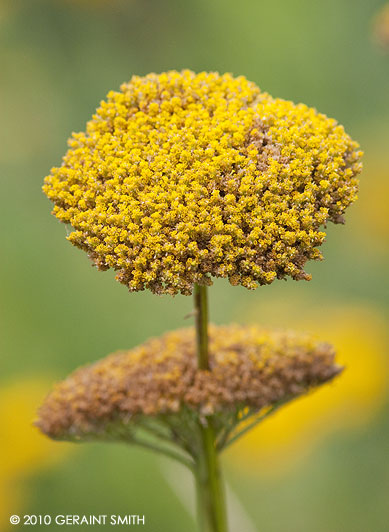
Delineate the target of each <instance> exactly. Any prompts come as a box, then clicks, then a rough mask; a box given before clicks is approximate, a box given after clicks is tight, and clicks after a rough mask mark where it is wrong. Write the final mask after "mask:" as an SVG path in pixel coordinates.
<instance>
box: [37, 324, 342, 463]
mask: <svg viewBox="0 0 389 532" xmlns="http://www.w3.org/2000/svg"><path fill="white" fill-rule="evenodd" d="M339 371H340V368H339V366H337V365H335V364H334V351H333V348H332V347H331V346H329V345H328V344H324V343H318V342H316V341H315V340H314V339H312V338H311V337H309V336H301V335H296V334H294V333H291V332H287V333H285V332H284V333H283V332H267V331H263V330H261V329H258V328H257V327H243V326H237V325H234V326H223V327H216V326H211V328H210V370H199V369H198V368H197V364H196V356H195V342H194V330H193V329H183V330H178V331H176V332H170V333H167V334H165V335H164V336H162V337H161V338H156V339H152V340H149V341H148V342H146V343H145V344H143V345H141V346H139V347H136V348H134V349H132V350H130V351H122V352H118V353H115V354H112V355H110V356H108V357H106V358H104V359H102V360H101V361H99V362H97V363H95V364H92V365H91V366H87V367H84V368H81V369H79V370H77V371H76V372H75V373H73V374H72V375H71V376H70V377H68V378H67V379H66V380H64V381H63V382H61V383H59V384H58V385H57V386H56V387H55V389H54V390H53V391H52V392H51V394H50V395H49V396H48V397H47V399H46V401H45V402H44V404H43V406H42V407H41V409H40V411H39V420H38V422H37V425H38V427H39V428H40V429H41V430H42V431H43V432H44V433H46V434H47V435H49V436H51V437H53V438H58V439H81V440H82V439H94V438H103V439H104V438H108V439H109V438H113V439H120V438H124V439H129V440H131V438H132V437H133V436H134V434H135V431H136V430H138V429H139V428H144V427H147V426H148V425H149V424H150V423H156V424H158V426H159V427H161V426H164V427H165V429H166V430H168V431H170V430H173V434H170V433H169V437H171V438H172V439H175V438H176V439H177V438H178V439H179V440H180V441H182V442H185V445H186V446H187V447H191V446H193V445H194V446H195V437H194V435H193V434H192V432H193V427H192V428H191V423H192V424H193V420H195V419H197V420H198V419H200V420H201V419H206V418H208V417H210V416H211V417H212V418H213V419H214V420H215V426H216V428H217V431H218V436H219V441H221V439H222V434H223V433H225V431H226V428H228V429H229V430H230V432H232V431H233V430H234V429H235V427H236V426H237V425H238V424H239V423H240V422H241V421H242V419H243V417H244V418H245V419H246V418H253V417H254V416H255V415H257V414H258V413H262V412H264V411H266V410H268V409H271V408H275V407H276V406H278V405H279V404H281V403H284V402H286V401H288V400H290V399H292V398H294V397H297V396H299V395H301V394H303V393H305V392H307V391H308V390H310V389H311V388H312V387H315V386H318V385H320V384H322V383H324V382H326V381H328V380H330V379H332V378H333V377H334V376H335V375H337V374H338V373H339ZM219 422H220V423H219ZM218 423H219V425H218ZM172 427H173V428H172ZM224 440H225V441H224V443H226V442H227V440H228V438H227V435H226V434H225V438H224ZM191 452H192V453H194V452H195V449H191Z"/></svg>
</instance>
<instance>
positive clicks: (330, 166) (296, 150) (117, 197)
mask: <svg viewBox="0 0 389 532" xmlns="http://www.w3.org/2000/svg"><path fill="white" fill-rule="evenodd" d="M358 148H359V146H358V144H357V143H356V142H353V141H352V140H351V138H350V137H349V136H348V135H346V133H345V132H344V129H343V127H342V126H340V125H338V124H337V122H336V121H335V120H333V119H329V118H327V117H326V116H325V115H323V114H319V113H318V112H317V111H316V110H315V109H311V108H309V107H307V106H306V105H302V104H299V105H295V104H293V103H292V102H289V101H284V100H281V99H277V98H276V99H275V98H272V97H271V96H270V95H269V94H267V93H263V92H261V91H260V90H259V88H258V87H257V86H256V85H255V84H254V83H251V82H249V81H247V80H246V79H245V78H244V77H242V76H241V77H238V78H234V77H232V76H231V75H230V74H225V75H222V76H221V75H219V74H217V73H205V72H203V73H200V74H194V73H193V72H191V71H189V70H185V71H183V72H176V71H171V72H167V73H163V74H160V75H156V74H150V75H148V76H146V77H136V76H135V77H133V78H132V80H131V81H130V82H129V83H125V84H123V85H122V86H121V90H120V92H114V91H112V92H110V93H109V94H108V97H107V101H103V102H101V106H100V107H99V108H98V109H97V111H96V114H95V115H94V116H93V118H92V120H91V121H90V122H89V123H88V124H87V128H86V132H85V133H78V134H73V137H72V138H71V139H70V141H69V150H68V152H67V154H66V155H65V157H64V159H63V163H62V166H60V167H58V168H53V169H52V170H51V174H50V175H49V176H48V177H47V178H46V180H45V185H44V191H45V193H46V194H47V196H48V197H49V198H50V199H51V200H52V201H53V202H54V204H55V207H54V211H53V213H54V214H55V216H56V217H57V218H58V219H59V220H61V221H62V222H65V223H68V224H70V225H71V226H72V227H73V229H74V230H73V232H72V233H71V234H70V236H69V237H68V238H69V240H70V241H71V242H72V243H73V244H74V245H76V246H77V247H79V248H81V249H83V250H85V251H86V252H87V253H88V254H89V256H90V258H91V259H92V261H93V262H94V263H95V264H96V265H97V267H98V268H99V269H101V270H106V269H108V268H113V269H114V270H117V271H118V273H117V279H118V280H119V281H120V282H121V283H123V284H125V285H127V286H128V288H129V289H130V290H133V291H135V290H143V289H145V288H148V289H150V290H151V291H152V292H155V293H169V294H172V295H174V294H177V293H183V294H190V293H192V290H193V286H194V283H199V284H211V283H212V281H211V278H212V276H214V277H225V278H228V280H229V281H230V283H231V284H233V285H238V284H240V285H243V286H245V287H247V288H256V287H257V286H258V284H269V283H271V282H272V281H274V280H275V279H276V278H279V279H281V278H285V277H286V276H290V277H292V278H293V279H297V280H298V279H309V278H310V276H309V275H308V274H307V273H306V272H305V271H304V264H305V262H306V261H307V260H309V259H319V258H321V254H320V252H319V251H318V249H317V246H320V244H322V242H323V240H324V237H325V233H324V232H323V231H321V230H320V228H321V226H323V225H324V224H326V222H327V221H329V220H330V221H332V222H335V223H338V222H341V221H342V220H343V218H342V215H343V213H344V211H345V209H346V207H347V206H349V205H350V203H352V202H353V201H354V200H355V198H356V192H357V179H356V175H357V174H358V173H359V172H360V170H361V164H360V162H359V160H360V157H361V152H360V151H359V149H358Z"/></svg>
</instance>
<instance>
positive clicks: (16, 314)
mask: <svg viewBox="0 0 389 532" xmlns="http://www.w3.org/2000/svg"><path fill="white" fill-rule="evenodd" d="M385 13H386V14H385ZM0 46H1V50H0V62H1V70H0V79H1V81H0V109H1V116H2V118H1V131H0V168H1V169H0V176H1V177H0V178H1V198H2V206H1V210H0V217H1V226H2V227H3V238H2V256H3V259H2V260H1V262H0V278H1V303H0V319H1V334H0V349H1V361H0V362H1V374H0V530H1V531H4V532H6V531H7V530H11V525H10V524H9V516H10V515H11V514H19V515H21V516H23V515H24V514H43V515H44V514H51V515H55V514H87V515H89V514H122V515H123V514H128V513H129V514H145V516H146V526H144V527H143V528H142V529H143V530H147V531H150V532H159V531H161V532H168V531H169V532H175V531H177V532H183V531H185V532H186V531H188V532H191V531H194V530H195V525H194V521H193V518H192V516H191V509H190V507H188V506H187V500H186V499H187V497H189V498H190V495H191V494H190V489H191V479H190V478H187V476H186V474H185V473H184V472H182V471H180V470H178V469H177V468H176V467H174V468H173V466H172V465H171V464H170V463H169V462H168V461H167V460H162V459H159V458H156V457H154V456H152V455H150V454H149V453H147V452H146V451H141V450H137V449H132V448H125V447H124V446H119V445H118V446H116V445H112V446H109V445H98V444H93V445H92V444H90V445H88V446H84V447H82V448H81V446H80V447H78V446H75V445H74V446H72V445H70V444H69V445H68V444H61V443H52V442H49V441H46V439H45V438H44V437H43V436H40V435H39V434H38V433H37V431H36V430H35V429H34V428H33V427H32V426H31V421H32V419H33V416H34V411H35V410H36V407H37V405H38V404H39V402H40V400H41V399H42V397H43V396H44V395H45V393H46V392H47V391H48V390H49V389H50V386H51V384H52V382H53V381H55V380H56V379H60V378H62V377H64V376H65V375H66V374H67V373H68V372H70V371H72V370H73V369H74V368H75V367H77V366H79V365H81V364H84V363H86V362H89V361H92V360H95V359H97V358H100V357H102V356H104V355H106V354H107V353H109V352H112V351H114V350H116V349H119V348H126V347H131V346H133V345H135V344H137V343H138V342H142V341H143V340H145V339H146V338H148V337H150V336H153V335H158V334H160V333H162V332H164V331H165V330H167V329H173V328H176V327H181V326H184V325H187V323H188V322H187V321H184V316H185V314H187V313H188V312H189V311H190V310H191V304H192V302H191V299H190V298H185V297H183V296H180V297H176V298H170V297H167V296H166V297H157V296H153V295H151V294H149V293H146V292H145V293H138V294H129V293H128V292H127V291H126V289H125V288H124V287H123V286H122V285H120V284H119V283H117V282H115V281H114V275H113V274H112V272H106V273H101V272H98V271H96V270H95V269H93V268H91V265H90V262H89V261H88V259H87V257H86V255H85V254H84V253H82V252H81V251H78V250H76V249H75V248H73V247H72V246H71V245H70V244H69V243H68V242H67V241H66V239H65V236H66V228H65V226H64V225H61V224H60V223H59V222H57V221H56V220H55V218H54V217H52V216H50V210H51V205H50V203H49V201H48V200H47V199H46V198H45V197H44V196H43V193H42V192H41V185H42V180H43V178H44V176H45V175H46V174H47V173H48V172H49V170H50V167H51V166H54V165H58V164H59V162H60V159H61V157H62V155H63V154H64V152H65V150H66V139H67V138H68V137H69V135H70V133H71V132H72V131H79V130H82V129H83V128H84V125H85V122H86V121H87V120H88V119H89V118H90V116H91V115H92V113H93V112H94V110H95V108H96V107H97V105H98V103H99V101H100V100H101V99H103V98H104V97H105V95H106V93H107V92H108V91H109V90H110V89H116V88H118V87H119V85H120V83H121V82H123V81H127V80H129V79H130V78H131V76H132V75H133V74H139V75H143V74H146V73H148V72H151V71H155V72H161V71H164V70H167V69H177V70H180V69H182V68H190V69H192V70H195V71H201V70H218V71H219V72H225V71H229V72H232V73H233V74H235V75H240V74H243V75H245V76H246V77H247V78H249V79H250V80H252V81H255V82H256V83H257V84H258V85H259V86H260V87H261V88H262V89H263V90H266V91H268V92H270V93H271V94H272V95H273V96H277V97H281V98H286V99H291V100H294V101H296V102H299V101H302V102H304V103H306V104H308V105H310V106H314V107H317V108H318V109H319V110H320V111H321V112H324V113H326V114H328V115H329V116H333V117H335V118H337V119H338V120H339V121H340V122H341V123H342V124H344V126H345V128H346V131H347V132H348V133H349V134H350V135H351V136H352V137H353V138H356V139H357V140H358V141H359V142H360V143H361V145H362V148H363V149H364V151H365V158H364V172H363V174H362V178H361V191H360V200H359V202H358V203H357V204H356V205H355V206H353V207H351V209H350V212H349V213H348V215H347V217H346V218H347V223H346V226H341V227H330V228H329V230H328V238H327V242H326V243H325V245H324V246H323V252H324V255H325V261H324V262H323V263H315V264H309V265H308V268H307V270H308V271H309V272H310V273H312V274H313V280H312V281H311V282H309V283H306V282H303V281H302V282H299V283H296V282H293V281H288V282H280V281H278V282H276V283H275V284H273V285H271V286H268V287H265V288H260V289H258V290H257V291H255V292H248V291H246V290H245V289H241V288H233V287H231V286H230V285H229V284H228V283H227V282H217V283H215V285H214V288H213V289H212V290H211V315H212V319H213V321H215V322H216V323H223V322H229V321H239V322H246V321H254V322H258V323H264V324H272V325H279V326H282V327H284V326H293V327H294V328H300V329H309V330H313V331H314V332H316V333H317V334H318V335H320V336H321V337H323V339H328V340H330V341H333V342H334V343H336V344H337V347H338V348H339V355H340V357H341V360H342V361H344V362H345V363H346V365H347V366H348V370H347V371H348V372H349V373H348V375H349V376H348V377H347V376H346V374H345V377H344V380H343V378H342V379H339V381H338V382H337V383H336V385H335V384H334V389H333V390H332V389H331V388H328V389H327V390H325V391H323V394H322V392H321V391H319V392H317V395H314V396H312V398H311V397H308V398H305V399H302V400H301V404H299V405H296V406H295V407H294V406H293V405H292V406H291V407H289V408H290V409H289V410H287V411H285V413H281V414H279V416H280V417H279V418H278V419H274V423H273V421H272V420H270V421H269V422H268V425H266V424H264V426H263V429H262V428H259V429H258V430H256V431H255V433H254V434H253V435H251V436H249V437H248V438H246V440H245V441H243V442H242V444H240V445H239V446H238V447H236V448H235V450H233V451H232V452H229V454H228V455H227V454H226V456H225V458H224V463H225V471H226V472H225V475H226V479H227V482H228V485H229V499H230V500H231V508H232V510H231V512H232V514H233V515H232V523H233V525H232V526H231V532H235V531H236V532H251V531H252V530H262V531H266V532H286V531H287V532H370V531H371V532H385V531H387V530H388V523H389V506H388V504H387V502H388V496H389V460H388V449H389V416H388V414H389V404H388V393H387V385H388V356H387V334H386V325H387V323H386V322H385V317H386V316H387V309H388V303H389V301H388V282H387V261H388V257H389V249H388V241H389V221H388V212H387V202H388V199H387V198H388V197H389V180H388V177H389V176H388V168H389V153H388V148H387V146H388V142H389V127H388V124H389V16H388V8H386V10H385V2H382V1H380V0H370V1H369V2H366V0H327V1H326V2H316V1H312V0H275V1H273V2H262V1H258V0H240V1H239V2H236V1H232V0H224V1H222V0H207V1H206V0H196V1H195V0H185V1H183V0H166V1H163V0H0ZM332 392H333V394H332ZM320 394H322V395H320ZM281 416H283V417H281ZM272 423H273V424H272ZM17 528H18V527H13V529H14V530H15V529H17ZM47 528H50V527H47ZM52 528H54V527H52ZM84 528H85V529H86V528H87V527H86V526H84V527H79V529H84ZM88 528H89V527H88ZM100 528H107V529H109V528H111V527H110V526H108V525H107V526H106V527H100ZM37 529H39V530H41V529H44V527H37Z"/></svg>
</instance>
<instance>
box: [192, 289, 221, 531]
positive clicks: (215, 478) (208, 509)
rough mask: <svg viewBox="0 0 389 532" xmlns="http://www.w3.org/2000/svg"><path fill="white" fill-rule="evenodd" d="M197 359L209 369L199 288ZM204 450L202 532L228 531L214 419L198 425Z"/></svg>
mask: <svg viewBox="0 0 389 532" xmlns="http://www.w3.org/2000/svg"><path fill="white" fill-rule="evenodd" d="M194 298H195V310H196V335H197V359H198V366H199V369H203V370H208V369H209V357H208V303H207V288H206V287H205V286H199V285H195V290H194ZM198 428H199V434H200V449H199V452H198V455H197V457H196V488H197V511H198V518H199V525H200V530H201V532H227V518H226V508H225V494H224V487H223V482H222V478H221V473H220V465H219V456H218V451H217V448H216V437H215V429H214V426H213V421H212V417H207V418H206V419H205V420H204V421H203V422H199V425H198Z"/></svg>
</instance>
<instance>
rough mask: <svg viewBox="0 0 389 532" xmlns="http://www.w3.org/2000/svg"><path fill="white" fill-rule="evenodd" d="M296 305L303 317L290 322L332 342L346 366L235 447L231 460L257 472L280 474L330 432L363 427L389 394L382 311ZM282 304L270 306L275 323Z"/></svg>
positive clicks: (257, 428)
mask: <svg viewBox="0 0 389 532" xmlns="http://www.w3.org/2000/svg"><path fill="white" fill-rule="evenodd" d="M293 305H294V315H295V316H297V318H294V319H293V318H291V315H290V314H289V313H288V312H286V313H285V316H284V317H286V316H287V320H286V321H288V324H289V326H294V327H296V325H298V326H299V327H300V328H301V326H302V325H303V327H304V328H305V329H309V330H311V331H314V332H315V333H317V335H318V337H320V338H321V339H323V340H326V341H329V342H331V343H332V344H333V345H334V346H335V348H336V350H337V353H338V357H337V360H338V362H339V363H340V364H342V365H344V366H345V371H344V372H343V375H342V376H341V377H340V378H339V379H336V380H335V381H333V382H331V383H330V384H327V385H325V386H322V387H321V388H320V389H318V390H316V391H315V392H313V393H312V394H309V395H308V396H305V397H302V398H299V399H297V400H296V401H294V402H292V403H290V404H289V405H287V406H285V407H283V408H282V409H281V410H280V411H279V412H277V413H276V414H275V415H274V416H273V417H271V418H269V419H268V420H266V421H265V422H264V423H263V424H262V425H260V426H258V427H256V428H255V429H254V430H252V431H251V432H250V433H249V434H248V435H247V436H246V437H245V438H243V439H242V440H241V441H240V442H239V443H238V444H237V445H236V446H235V447H234V448H232V449H231V451H230V454H229V456H230V458H231V461H232V462H233V463H235V464H236V465H239V467H242V466H247V470H248V471H252V472H253V473H255V474H257V473H263V474H267V475H269V474H270V475H274V474H280V473H282V472H284V471H285V470H288V469H289V468H290V466H292V465H294V464H296V462H297V463H298V461H299V459H301V458H303V457H305V456H307V454H309V453H310V452H311V451H312V450H313V449H314V447H315V445H316V444H317V443H320V442H321V441H323V439H325V438H326V437H328V436H329V435H331V434H334V433H339V432H341V431H343V432H344V431H350V430H351V431H355V430H358V429H363V428H364V427H365V426H366V425H367V424H368V423H369V422H370V421H371V420H373V419H374V416H375V414H376V413H377V412H378V411H379V409H380V407H381V405H382V404H383V402H384V400H385V396H386V390H387V384H388V360H387V358H386V352H387V338H386V330H385V324H384V321H383V318H382V316H381V315H380V313H379V312H378V311H376V310H374V309H371V308H366V307H341V308H339V309H338V310H334V308H333V307H332V306H331V308H330V307H329V308H325V305H323V306H320V307H319V306H317V307H316V308H315V306H313V305H312V304H311V305H307V304H305V305H304V304H300V305H299V304H296V302H295V301H294V302H293ZM280 308H282V305H280V307H279V309H280ZM304 308H305V310H304ZM279 309H278V311H276V310H275V309H274V311H273V310H272V309H268V320H269V321H270V322H272V321H273V320H272V315H274V317H275V319H278V320H279V321H281V322H282V316H280V311H279ZM307 309H309V310H307ZM308 314H309V316H308ZM293 321H295V323H293Z"/></svg>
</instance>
